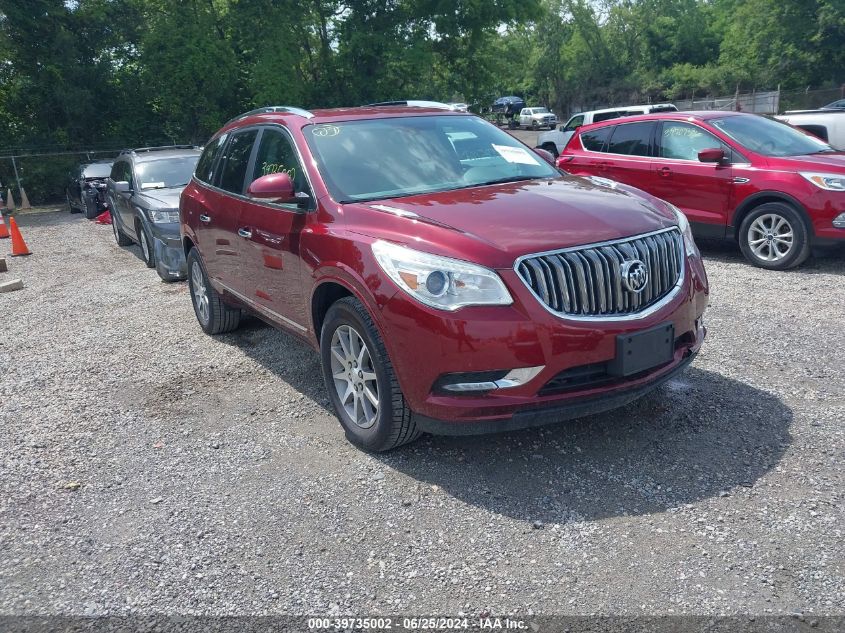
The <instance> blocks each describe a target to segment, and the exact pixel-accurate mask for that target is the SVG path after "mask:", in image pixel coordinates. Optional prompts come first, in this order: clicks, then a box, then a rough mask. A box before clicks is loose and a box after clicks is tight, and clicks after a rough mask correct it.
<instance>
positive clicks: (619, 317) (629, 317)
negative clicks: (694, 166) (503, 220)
mask: <svg viewBox="0 0 845 633" xmlns="http://www.w3.org/2000/svg"><path fill="white" fill-rule="evenodd" d="M672 231H674V232H676V233H678V235H679V236H680V238H681V240H683V234H682V233H681V230H680V228H679V227H678V226H670V227H668V228H665V229H659V230H657V231H650V232H648V233H640V234H639V235H632V236H630V237H623V238H620V239H615V240H605V241H604V242H593V243H591V244H581V245H578V246H569V247H567V248H556V249H554V250H550V251H542V252H539V253H529V254H527V255H522V256H520V257H518V258H517V259H516V261H515V262H514V264H513V271H514V273H516V276H517V277H518V278H519V280H520V281H521V282H522V284H523V285H524V286H525V288H526V289H527V290H528V292H530V293H531V294H532V295H533V296H534V298H535V299H536V300H537V303H539V304H540V306H541V307H542V308H543V309H545V310H546V312H548V313H549V314H552V315H554V316H556V317H557V318H558V319H561V320H562V321H581V322H597V323H608V322H612V321H638V320H641V319H645V318H647V317H649V316H651V315H652V314H654V313H655V312H657V311H659V310H661V309H662V308H665V307H666V306H667V305H669V304H670V303H671V302H672V301H673V300H674V299H675V297H677V296H678V294H679V293H680V292H681V290H682V289H683V287H684V283H685V281H686V276H687V261H686V260H687V257H686V254H685V253H684V247H683V242H681V248H680V262H679V263H678V265H679V268H680V273H679V274H678V281H677V282H676V283H675V285H674V286H673V287H672V289H671V290H669V292H668V293H667V294H666V296H665V297H663V298H662V299H661V300H660V301H658V302H657V303H654V304H652V305H650V306H648V307H647V308H646V309H645V310H642V311H641V312H634V313H632V314H606V315H577V314H565V313H562V312H557V311H556V310H553V309H552V308H551V307H549V306H548V305H547V304H546V302H545V301H543V298H542V297H540V295H538V294H537V293H536V292H534V289H533V288H532V287H531V286H530V285H529V284H528V282H526V281H525V279H524V278H523V277H522V275H520V274H519V265H520V264H521V263H522V262H523V261H524V260H526V259H533V258H535V257H545V256H547V255H556V254H557V253H569V252H572V251H581V250H585V249H594V248H601V247H602V246H613V245H616V244H624V243H626V242H633V241H636V240H641V239H643V238H646V237H651V236H652V235H659V234H661V233H669V232H672Z"/></svg>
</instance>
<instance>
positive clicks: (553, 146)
mask: <svg viewBox="0 0 845 633" xmlns="http://www.w3.org/2000/svg"><path fill="white" fill-rule="evenodd" d="M677 111H678V108H676V107H675V106H674V105H673V104H671V103H649V104H646V105H636V106H625V107H616V108H605V109H604V110H592V111H590V112H579V113H578V114H576V115H575V116H573V117H572V118H571V119H569V121H567V122H566V123H565V124H564V125H561V126H560V128H558V129H557V130H551V131H549V132H543V133H542V134H540V136H538V137H537V147H540V148H542V149H544V150H546V151H549V152H551V153H552V154H554V155H555V157H557V156H558V155H559V154H560V153H561V152H562V151H563V148H564V147H566V144H567V143H568V142H569V139H570V138H571V137H572V135H573V134H574V133H575V130H577V129H578V128H579V127H581V126H582V125H589V124H590V123H599V122H601V121H607V120H609V119H618V118H619V117H623V116H634V115H637V114H651V113H653V112H677Z"/></svg>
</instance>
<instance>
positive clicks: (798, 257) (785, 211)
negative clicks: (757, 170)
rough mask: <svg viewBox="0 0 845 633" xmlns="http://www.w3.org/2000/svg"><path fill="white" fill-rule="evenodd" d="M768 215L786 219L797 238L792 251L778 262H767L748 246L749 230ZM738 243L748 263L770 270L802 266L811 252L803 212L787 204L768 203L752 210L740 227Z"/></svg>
mask: <svg viewBox="0 0 845 633" xmlns="http://www.w3.org/2000/svg"><path fill="white" fill-rule="evenodd" d="M767 213H776V214H778V215H781V216H783V217H784V218H786V220H787V221H788V222H789V224H790V225H791V226H792V232H793V234H794V236H795V242H794V243H793V246H792V251H791V252H790V253H789V255H788V256H787V257H785V258H784V259H782V260H780V261H778V262H767V261H765V260H762V259H760V258H758V257H757V256H756V255H755V254H754V251H752V250H751V247H750V246H749V245H748V229H749V228H750V227H751V223H752V222H754V220H756V219H757V218H758V217H760V216H761V215H766V214H767ZM738 241H739V248H740V250H742V254H743V255H744V256H745V258H746V259H747V260H748V261H750V262H751V263H752V264H754V265H755V266H759V267H760V268H766V269H768V270H787V269H788V268H794V267H796V266H800V265H801V264H803V263H804V262H805V261H807V258H808V257H809V256H810V252H811V250H810V233H809V230H808V229H807V224H806V222H804V218H803V216H802V214H801V212H799V211H797V210H796V209H795V207H793V206H792V205H790V204H787V203H786V202H766V203H764V204H761V205H760V206H759V207H755V208H754V209H752V210H751V212H750V213H749V214H748V215H746V216H745V218H744V219H743V220H742V224H741V225H740V227H739V236H738Z"/></svg>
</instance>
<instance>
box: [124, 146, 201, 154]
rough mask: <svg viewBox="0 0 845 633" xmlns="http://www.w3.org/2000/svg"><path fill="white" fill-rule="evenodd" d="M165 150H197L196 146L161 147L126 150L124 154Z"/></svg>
mask: <svg viewBox="0 0 845 633" xmlns="http://www.w3.org/2000/svg"><path fill="white" fill-rule="evenodd" d="M165 149H197V146H196V145H159V146H158V147H137V148H135V149H126V150H123V152H122V153H132V154H140V153H141V152H157V151H159V150H165Z"/></svg>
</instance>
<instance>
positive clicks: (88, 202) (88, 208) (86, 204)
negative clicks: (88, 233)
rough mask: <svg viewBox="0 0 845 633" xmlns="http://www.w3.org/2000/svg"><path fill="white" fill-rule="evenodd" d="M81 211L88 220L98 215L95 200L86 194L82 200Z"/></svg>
mask: <svg viewBox="0 0 845 633" xmlns="http://www.w3.org/2000/svg"><path fill="white" fill-rule="evenodd" d="M82 211H83V212H84V213H85V217H86V218H88V219H89V220H93V219H94V218H96V217H97V216H98V215H100V212H99V211H97V202H96V200H92V199H91V198H89V197H88V196H85V199H84V201H83V206H82Z"/></svg>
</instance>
